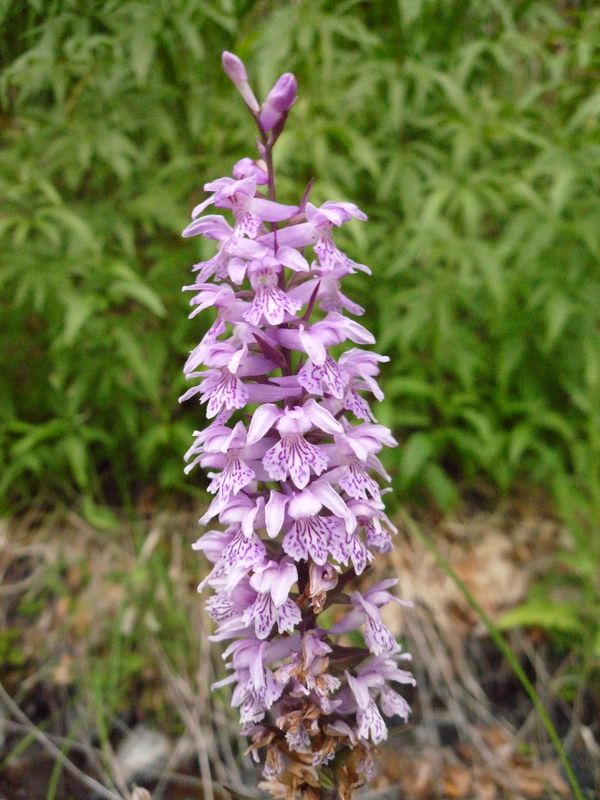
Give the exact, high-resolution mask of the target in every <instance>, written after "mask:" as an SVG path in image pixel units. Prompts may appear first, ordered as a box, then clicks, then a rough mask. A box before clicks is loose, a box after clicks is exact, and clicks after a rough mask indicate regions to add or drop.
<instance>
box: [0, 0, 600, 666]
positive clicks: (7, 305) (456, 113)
mask: <svg viewBox="0 0 600 800" xmlns="http://www.w3.org/2000/svg"><path fill="white" fill-rule="evenodd" d="M0 37H1V41H2V45H3V46H2V48H1V50H0V61H1V67H2V75H1V79H0V102H1V116H0V139H1V143H2V149H1V151H0V196H1V197H2V201H1V202H2V205H1V208H0V244H1V248H2V252H3V258H2V263H1V265H0V286H1V290H2V297H3V299H2V304H1V314H2V324H1V327H0V370H1V374H2V381H1V383H0V465H1V466H0V502H1V503H2V506H3V509H4V513H5V514H15V513H19V512H21V511H24V510H25V509H27V508H28V507H29V506H30V505H31V504H32V502H34V501H35V502H40V498H41V499H42V500H43V502H44V503H45V504H47V506H48V507H50V506H53V505H55V504H56V503H67V504H69V505H71V506H74V505H75V506H79V507H80V508H81V509H82V512H83V514H84V516H86V517H87V519H88V520H89V521H90V522H91V523H92V524H94V525H102V524H110V521H111V519H112V517H111V512H110V511H109V509H110V508H113V509H116V508H126V509H130V510H132V511H133V513H135V510H136V509H139V508H148V507H149V506H150V507H156V506H159V507H160V506H162V507H164V505H168V504H170V503H173V502H177V503H181V502H182V500H184V499H185V498H184V495H186V494H187V495H190V494H192V495H195V496H197V497H198V496H201V493H202V487H196V488H193V487H192V485H191V481H190V480H188V479H185V480H184V477H183V473H182V453H183V452H184V450H185V449H186V448H187V446H188V444H189V441H190V436H191V431H192V429H193V428H194V427H198V426H199V425H201V419H202V415H201V413H199V412H197V411H196V412H195V411H194V410H193V409H192V408H191V407H188V408H186V409H184V410H181V409H180V408H179V407H178V403H177V397H178V395H179V394H180V393H181V392H182V391H183V389H184V384H183V379H182V376H181V367H182V365H183V361H184V358H185V355H186V353H187V352H188V351H189V350H190V349H191V348H192V346H193V345H194V344H195V343H196V341H197V340H198V338H199V336H200V334H201V332H202V330H203V328H202V326H203V325H206V323H203V322H202V321H195V322H193V323H191V322H189V321H188V319H187V306H186V299H185V298H184V297H183V296H182V295H181V292H180V287H181V286H182V284H184V283H186V282H187V281H188V277H189V268H190V265H191V264H192V263H193V262H194V261H195V260H198V259H199V257H200V256H201V255H208V253H209V250H208V249H207V250H203V245H202V243H199V242H192V243H190V242H183V241H182V240H181V239H180V236H179V233H180V230H181V229H182V228H183V226H184V225H185V224H186V222H187V220H188V216H189V210H190V209H191V207H192V206H193V205H194V204H195V203H196V202H198V200H199V199H200V198H202V197H203V196H204V195H203V192H202V185H203V184H204V183H205V182H206V181H208V180H210V179H212V178H214V177H217V176H220V175H225V174H228V173H229V171H230V169H231V166H232V164H233V163H234V162H235V161H236V160H237V159H239V158H240V157H243V156H246V155H253V148H252V146H251V144H252V138H253V128H252V124H251V121H250V119H249V117H247V115H246V112H245V109H244V107H243V103H242V102H240V100H239V98H238V96H237V95H236V92H235V91H234V89H233V87H232V86H231V84H230V83H229V82H228V81H227V79H226V78H225V77H224V76H223V75H222V74H221V69H220V53H221V51H222V50H223V49H225V48H226V49H230V50H234V51H235V52H236V53H237V54H239V55H240V56H241V57H242V58H243V59H244V60H245V61H246V63H247V65H248V68H249V72H250V74H251V75H252V76H253V80H254V82H255V87H256V88H257V89H258V92H259V94H262V95H264V93H265V91H266V90H268V88H269V87H270V85H271V83H272V82H273V80H274V79H275V78H276V77H277V76H278V75H279V74H280V73H281V72H283V71H293V72H295V73H296V75H297V77H298V81H299V86H300V95H299V99H298V102H297V104H296V106H295V107H294V110H293V113H292V115H291V117H290V121H289V124H288V128H289V130H288V131H287V132H286V133H285V135H284V136H283V137H282V140H281V142H280V144H279V145H278V152H277V151H276V152H277V167H278V170H279V176H280V177H279V184H278V185H279V193H280V199H281V200H282V201H283V202H289V203H292V202H295V201H296V200H297V198H298V197H299V195H300V193H301V192H302V189H303V187H304V185H305V183H306V181H307V180H308V179H309V178H311V177H312V176H315V177H316V178H317V183H316V185H315V189H314V198H315V199H316V201H323V200H325V199H328V198H331V199H340V200H352V201H355V202H357V203H358V205H360V206H361V207H362V208H363V209H364V210H365V211H366V212H367V213H368V215H369V218H370V220H369V222H368V223H367V224H365V225H362V226H361V225H359V224H354V223H353V224H352V225H351V226H349V227H348V230H347V231H343V232H342V233H341V235H340V240H341V241H342V243H343V244H344V245H345V247H346V248H347V250H348V251H349V253H350V254H351V255H352V257H353V258H355V259H356V260H358V261H361V262H364V263H367V264H369V265H371V267H372V269H373V273H374V275H373V277H372V278H370V279H367V278H364V276H356V277H354V278H352V279H351V282H352V281H353V283H352V286H351V287H350V290H349V291H350V292H351V293H352V294H353V296H354V297H355V299H356V300H358V301H359V302H360V303H361V304H363V305H365V306H366V308H367V314H366V324H367V325H368V326H369V327H371V328H372V329H373V330H374V331H375V333H376V335H377V338H378V350H379V351H380V352H384V353H386V354H388V355H389V356H390V357H391V363H390V364H389V365H388V366H387V367H386V369H385V370H384V375H383V386H384V389H385V391H386V400H385V402H384V404H382V407H381V408H380V410H379V414H380V417H381V418H382V420H383V421H385V422H386V423H387V424H388V425H390V426H391V427H392V428H393V429H394V430H395V432H396V433H397V435H398V438H399V440H400V441H401V446H400V447H399V448H398V449H397V450H396V451H394V452H392V453H391V454H389V456H388V460H387V466H388V467H389V468H390V470H391V472H392V474H393V475H394V489H395V492H394V497H395V498H396V500H395V501H396V502H412V503H415V502H416V503H419V502H420V503H426V504H429V505H430V506H434V507H435V508H438V509H440V510H441V511H442V512H446V511H448V510H450V509H452V508H453V507H454V506H456V505H457V504H460V503H461V502H464V501H465V499H466V500H468V501H471V502H489V498H497V497H500V496H502V495H505V494H507V493H510V492H512V491H514V490H515V489H516V488H517V487H518V488H519V489H520V490H522V489H523V487H531V488H532V490H533V488H536V487H537V488H538V489H539V487H541V488H542V489H543V491H544V492H545V494H546V495H547V497H548V499H549V502H550V503H551V504H552V506H553V508H554V510H555V513H557V514H558V515H559V516H560V517H561V519H563V520H564V521H565V522H566V524H567V525H568V529H569V533H570V544H569V546H568V547H566V548H565V552H561V553H559V554H557V556H556V561H555V565H554V568H553V570H552V572H551V574H549V576H548V581H547V584H548V585H546V584H545V583H544V584H543V585H540V586H538V587H537V588H536V591H535V593H534V594H535V596H534V597H533V598H532V599H531V601H530V602H529V603H528V605H527V606H525V607H523V608H522V609H521V610H520V612H519V613H517V612H514V613H513V617H512V620H511V623H510V624H517V623H519V622H521V623H525V624H535V625H540V626H542V627H548V628H549V629H551V630H553V631H555V633H556V635H557V636H559V637H561V636H562V637H563V639H564V637H566V640H565V641H566V642H567V644H568V645H569V646H576V647H577V648H578V649H579V651H580V653H581V656H582V665H583V669H584V672H586V673H587V674H589V673H590V672H593V671H594V670H595V669H596V670H597V668H598V665H599V663H600V600H599V596H600V589H599V587H598V581H599V578H598V575H599V574H600V530H599V527H598V526H599V524H600V523H599V520H600V270H599V265H598V259H599V256H600V203H599V201H598V197H599V194H600V89H599V88H598V86H599V83H598V79H599V77H600V7H599V6H598V3H597V2H594V0H589V2H586V1H585V0H579V2H577V1H576V0H572V2H569V1H568V0H452V2H447V0H397V1H395V2H392V0H390V1H389V2H387V0H386V1H385V2H383V0H382V1H381V2H360V1H359V0H345V1H344V0H342V1H341V2H337V1H334V0H294V1H293V2H276V1H275V0H154V1H151V0H138V1H137V2H136V1H131V0H101V2H98V0H5V1H4V2H3V3H2V4H0ZM186 502H188V501H187V500H186ZM557 585H560V586H563V587H564V588H565V591H566V594H564V595H561V598H560V600H559V601H558V600H555V599H553V594H552V592H553V591H554V590H555V589H556V586H557ZM565 598H566V599H565ZM519 614H520V616H519Z"/></svg>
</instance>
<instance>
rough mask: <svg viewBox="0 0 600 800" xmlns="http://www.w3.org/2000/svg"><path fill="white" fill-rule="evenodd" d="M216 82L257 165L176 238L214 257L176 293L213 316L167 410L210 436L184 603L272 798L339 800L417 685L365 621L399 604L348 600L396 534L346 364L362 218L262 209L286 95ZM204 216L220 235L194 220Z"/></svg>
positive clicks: (196, 452)
mask: <svg viewBox="0 0 600 800" xmlns="http://www.w3.org/2000/svg"><path fill="white" fill-rule="evenodd" d="M223 67H224V69H225V72H226V73H227V75H228V77H229V78H230V79H231V80H232V81H233V83H234V84H235V86H236V87H237V88H238V90H239V92H240V94H241V95H242V97H243V99H244V101H245V102H246V105H247V106H248V108H249V110H250V112H251V114H252V116H253V117H254V120H255V122H256V125H257V127H258V132H259V142H258V150H259V158H258V159H257V160H251V159H250V158H244V159H242V160H241V161H238V162H237V164H235V166H234V168H233V174H232V177H225V178H218V179H217V180H214V181H212V182H210V183H207V184H206V185H205V187H204V188H205V190H206V191H207V192H209V193H210V195H209V197H208V198H207V199H206V200H204V201H203V202H202V203H200V204H199V205H198V206H196V208H194V210H193V212H192V222H191V223H190V224H189V225H188V226H187V227H186V228H185V230H184V231H183V236H184V237H192V236H198V235H200V236H204V237H205V238H208V239H212V240H214V241H215V242H216V244H217V252H216V254H215V255H214V256H213V257H212V258H210V259H209V260H208V261H204V262H201V263H199V264H196V265H195V266H194V271H195V273H196V280H195V281H194V283H193V284H192V285H190V286H186V287H185V290H186V291H190V292H192V293H193V296H192V299H191V301H190V302H191V305H192V307H193V310H192V313H191V314H190V316H191V317H194V316H196V314H198V313H200V312H201V311H203V310H204V309H206V308H209V307H212V308H215V309H216V312H217V313H216V319H215V322H214V323H213V324H212V326H211V327H210V329H209V330H208V332H207V333H206V335H205V336H204V337H203V338H202V340H201V341H200V343H199V344H198V345H197V347H196V348H195V349H194V350H193V351H192V352H191V353H190V356H189V358H188V360H187V363H186V365H185V369H184V371H185V374H186V376H187V377H188V378H190V379H196V380H197V381H198V382H197V384H196V385H194V386H193V387H192V388H191V389H189V390H188V391H187V392H186V393H185V394H184V395H183V397H182V398H181V400H187V399H188V398H190V397H194V396H196V395H199V399H200V402H201V403H205V404H206V416H207V417H208V419H209V420H210V424H209V425H208V427H206V428H204V429H203V430H201V431H195V432H194V442H193V444H192V446H191V447H190V449H189V451H188V452H187V454H186V461H187V462H188V463H187V467H186V471H189V470H191V469H192V468H193V467H195V466H196V465H198V464H199V465H200V466H201V467H203V468H205V469H208V470H209V472H208V477H209V479H210V483H209V486H208V490H209V492H211V493H212V494H214V500H213V501H212V503H211V505H210V507H209V508H208V510H207V512H206V513H205V514H204V516H203V517H202V519H201V520H200V522H201V524H202V525H204V526H210V525H211V524H212V522H213V520H216V519H218V522H219V529H218V530H209V531H208V532H206V533H205V534H204V535H203V536H202V537H201V538H200V539H199V540H198V541H197V542H196V543H195V544H194V548H195V549H197V550H201V551H202V552H203V553H204V554H205V556H206V557H207V558H208V560H209V561H210V562H211V563H212V564H213V567H212V570H211V572H210V574H209V575H208V576H207V577H206V578H205V580H204V581H203V582H202V584H201V585H200V588H201V589H202V588H204V587H205V586H209V587H211V589H212V590H213V592H214V593H213V595H212V596H211V598H210V599H209V600H208V602H207V610H208V613H209V615H210V616H211V618H212V619H213V620H214V621H215V623H216V625H217V627H216V632H215V633H214V635H213V636H212V637H211V639H213V640H214V641H229V642H230V644H229V645H228V646H227V648H226V650H225V652H224V658H225V659H226V665H227V668H228V670H229V672H230V674H229V675H228V677H227V678H225V679H224V680H222V681H220V682H219V683H218V684H215V687H221V686H225V685H229V684H231V685H232V686H233V696H232V703H233V705H234V706H235V707H237V708H239V713H240V721H241V725H242V734H243V735H245V736H247V737H249V738H250V740H251V750H252V752H253V754H254V756H255V758H256V759H257V760H262V762H263V764H264V770H263V775H264V776H265V778H266V779H267V780H268V781H269V782H270V783H271V785H279V786H280V788H282V787H285V791H286V792H287V794H288V796H289V797H294V796H296V794H298V793H300V794H302V793H305V794H306V796H309V795H310V793H311V792H312V793H313V794H314V796H318V790H319V787H320V786H321V785H322V781H323V775H328V776H329V780H330V781H331V782H332V783H334V784H335V785H337V787H338V789H339V794H340V796H341V797H350V796H351V794H352V790H353V788H354V787H355V786H357V785H359V784H360V783H362V782H364V780H367V779H369V778H370V777H371V774H372V769H373V767H372V757H371V750H372V747H373V745H377V744H379V743H380V742H381V741H382V740H384V739H385V738H386V736H387V728H386V724H385V722H384V719H383V716H382V714H383V715H385V716H386V717H388V718H393V717H396V716H398V717H400V718H402V719H404V720H406V719H407V717H408V714H409V707H408V704H407V702H406V700H405V699H404V698H403V696H402V695H401V694H400V693H399V692H398V685H399V684H407V683H410V684H412V683H414V680H413V677H412V675H411V674H410V673H409V672H407V671H406V670H405V669H401V668H400V666H399V662H402V661H405V660H407V659H408V658H409V656H408V655H407V654H405V653H402V652H401V648H400V646H399V645H398V643H397V642H396V641H395V639H394V637H393V636H392V634H391V633H390V631H389V630H388V629H387V628H386V626H385V625H384V623H383V622H382V619H381V614H380V609H381V607H382V606H383V605H385V604H387V603H388V602H391V601H392V602H397V603H401V604H404V605H408V604H406V603H403V601H400V600H398V599H397V598H396V597H395V596H394V595H393V594H392V593H391V592H390V589H391V588H392V587H393V585H394V584H395V581H394V580H387V581H382V582H379V583H377V584H375V585H373V586H372V587H371V588H369V589H367V590H366V591H364V592H362V593H361V592H359V591H358V590H352V588H351V587H352V581H353V579H354V578H356V576H358V575H361V573H362V572H364V570H365V569H366V568H367V567H368V566H369V564H370V563H371V561H372V560H373V552H374V551H376V552H387V551H388V550H389V549H390V548H391V536H390V534H391V533H394V532H395V531H394V528H393V526H392V524H391V523H390V521H389V520H388V518H387V517H386V515H385V513H384V504H383V502H382V490H381V489H380V481H389V477H388V475H387V474H386V472H385V470H384V468H383V466H382V464H381V462H380V460H379V458H378V453H379V451H380V450H381V449H382V448H383V447H384V446H392V445H394V444H395V442H394V439H393V438H392V435H391V433H390V431H389V430H388V429H387V428H385V427H383V426H382V425H379V424H377V422H376V420H375V418H374V416H373V413H372V411H371V408H370V405H369V401H368V399H367V397H368V396H369V395H372V396H373V397H375V398H376V399H378V400H380V399H381V398H382V392H381V390H380V388H379V386H378V384H377V381H376V376H377V374H378V372H379V364H380V363H381V362H384V361H387V358H385V357H383V356H380V355H377V354H375V353H372V352H369V351H366V350H363V349H362V347H361V345H370V344H372V343H373V342H374V338H373V336H372V334H371V333H370V332H369V331H368V330H367V329H366V328H365V327H364V326H362V325H360V324H359V323H358V322H357V321H355V320H354V319H352V317H356V316H360V315H361V314H362V313H363V309H362V308H361V307H360V306H359V305H357V304H356V303H355V302H353V301H352V300H351V299H349V298H348V297H346V296H345V295H344V294H343V293H342V291H341V281H342V279H343V278H344V277H345V276H346V275H348V274H351V273H353V272H355V270H362V271H363V272H366V273H370V270H369V269H368V267H366V266H365V265H363V264H357V263H355V262H354V261H352V260H351V259H350V258H349V257H348V256H347V255H346V254H345V253H343V252H342V251H341V250H340V249H338V247H337V246H336V245H335V243H334V239H333V235H332V234H333V230H334V228H338V227H340V226H341V225H343V224H344V223H346V222H348V221H349V220H351V219H352V218H355V219H358V220H365V219H366V216H365V215H364V214H363V213H362V211H360V210H359V209H358V208H357V207H356V206H355V205H354V204H353V203H348V202H334V201H328V202H326V203H323V205H321V206H320V207H316V206H314V205H313V204H312V203H310V202H309V201H308V192H306V193H305V196H304V197H303V199H302V201H301V202H300V203H299V205H284V204H282V203H279V202H277V200H276V197H275V179H274V173H273V161H272V150H273V146H274V144H275V142H276V140H277V138H278V136H279V135H280V133H281V131H282V129H283V126H284V124H285V121H286V118H287V114H288V112H289V110H290V108H291V106H292V104H293V103H294V101H295V98H296V79H295V78H294V76H293V75H291V74H289V73H286V74H284V75H282V76H281V77H280V78H279V80H278V81H277V82H276V83H275V85H274V86H273V88H272V89H271V91H270V92H269V94H268V96H267V98H266V100H265V102H264V103H263V104H262V105H259V103H258V101H257V99H256V97H255V95H254V93H253V91H252V89H251V88H250V85H249V83H248V77H247V73H246V69H245V67H244V65H243V63H242V62H241V61H240V59H239V58H238V57H237V56H235V55H233V54H232V53H224V54H223ZM209 206H214V207H215V208H216V209H223V210H224V211H227V212H229V219H227V218H226V217H225V216H222V215H221V214H206V215H203V212H204V211H205V210H206V209H207V208H208V207H209ZM349 315H350V316H349ZM348 344H349V345H350V346H349V347H346V348H345V349H343V348H341V347H340V346H341V345H348ZM355 345H358V346H355ZM332 348H336V349H335V351H334V352H335V353H336V354H338V355H336V356H335V357H334V355H332ZM340 353H341V354H340ZM201 366H202V367H203V369H202V370H200V367H201ZM365 395H366V396H365ZM329 609H331V610H329Z"/></svg>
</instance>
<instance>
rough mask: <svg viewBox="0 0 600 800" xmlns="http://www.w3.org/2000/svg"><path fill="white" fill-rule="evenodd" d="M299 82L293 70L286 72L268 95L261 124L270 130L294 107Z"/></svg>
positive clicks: (261, 113) (260, 117)
mask: <svg viewBox="0 0 600 800" xmlns="http://www.w3.org/2000/svg"><path fill="white" fill-rule="evenodd" d="M297 88H298V84H297V83H296V78H295V77H294V76H293V75H292V73H291V72H285V73H284V74H283V75H282V76H281V77H280V78H278V80H277V82H276V83H275V85H274V86H273V88H272V89H271V91H270V92H269V94H268V95H267V99H266V100H265V102H264V103H263V105H262V108H261V110H260V115H259V119H260V124H261V125H262V127H263V130H265V131H270V130H271V128H273V127H274V126H275V125H276V124H277V123H278V122H279V121H280V120H281V118H282V117H283V116H284V114H287V112H288V111H289V110H290V108H291V107H292V104H293V103H294V100H295V99H296V90H297Z"/></svg>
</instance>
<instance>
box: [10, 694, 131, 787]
mask: <svg viewBox="0 0 600 800" xmlns="http://www.w3.org/2000/svg"><path fill="white" fill-rule="evenodd" d="M0 699H1V700H2V702H3V703H4V705H5V706H6V707H7V708H8V710H9V711H10V713H11V714H12V715H13V716H15V717H16V718H17V719H18V720H19V721H20V722H21V723H22V724H23V725H24V726H25V727H26V728H27V730H28V731H30V732H31V733H32V734H34V735H35V738H36V739H37V741H38V742H39V743H40V745H41V746H42V747H43V748H44V749H45V750H46V751H47V752H48V753H49V754H50V755H52V756H53V757H54V758H56V759H57V760H58V761H59V762H60V763H61V764H62V766H63V768H64V769H65V770H66V771H67V772H69V773H70V774H71V775H72V776H73V777H74V778H76V779H77V780H79V781H80V782H81V783H82V784H83V785H84V786H86V787H87V788H88V789H91V790H92V791H93V792H95V793H96V794H97V795H98V796H99V797H102V798H105V800H123V798H122V797H121V795H118V794H116V793H115V792H113V791H111V790H110V789H107V788H106V787H105V786H102V784H101V783H98V781H97V780H95V779H94V778H92V777H91V776H89V775H86V774H85V772H83V771H82V770H80V769H79V767H77V766H76V765H75V764H73V762H72V761H70V760H69V759H68V758H67V757H66V756H65V755H64V753H62V751H61V750H60V748H59V747H57V746H56V745H55V744H54V742H53V741H52V740H51V739H49V738H48V737H47V736H46V734H45V733H43V732H42V731H41V730H40V729H39V728H37V727H36V726H35V725H34V724H33V723H32V722H31V720H30V719H29V718H28V717H27V715H26V714H24V713H23V711H21V709H20V708H19V706H18V705H17V704H16V703H15V702H14V700H13V699H12V697H11V696H10V695H9V694H8V692H7V691H6V689H5V688H4V686H2V684H0ZM128 800H129V799H128Z"/></svg>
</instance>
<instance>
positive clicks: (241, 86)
mask: <svg viewBox="0 0 600 800" xmlns="http://www.w3.org/2000/svg"><path fill="white" fill-rule="evenodd" d="M221 63H222V64H223V69H224V70H225V74H226V75H227V77H228V78H229V80H230V81H232V82H233V83H234V84H235V86H236V87H237V90H238V91H239V93H240V94H241V95H242V97H243V98H244V101H245V103H246V105H247V106H248V108H249V109H250V111H252V113H253V114H257V113H258V111H259V108H260V107H259V105H258V100H257V99H256V97H255V95H254V92H253V91H252V89H251V88H250V84H249V83H248V73H247V72H246V67H245V66H244V62H243V61H242V59H241V58H239V57H238V56H236V55H235V53H230V52H229V51H228V50H224V51H223V55H222V56H221Z"/></svg>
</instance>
